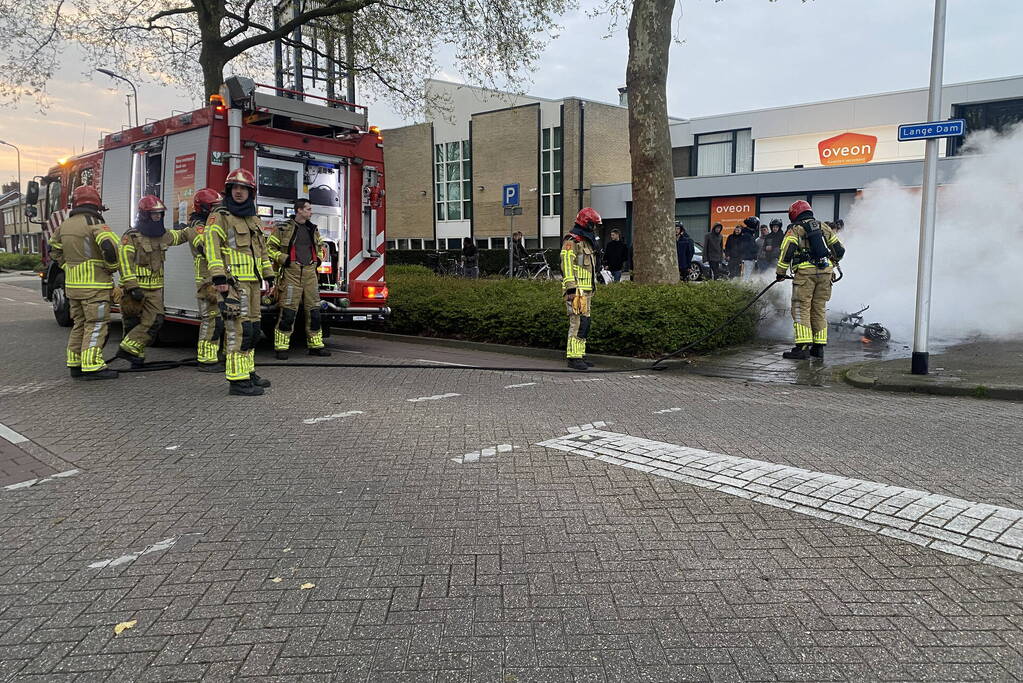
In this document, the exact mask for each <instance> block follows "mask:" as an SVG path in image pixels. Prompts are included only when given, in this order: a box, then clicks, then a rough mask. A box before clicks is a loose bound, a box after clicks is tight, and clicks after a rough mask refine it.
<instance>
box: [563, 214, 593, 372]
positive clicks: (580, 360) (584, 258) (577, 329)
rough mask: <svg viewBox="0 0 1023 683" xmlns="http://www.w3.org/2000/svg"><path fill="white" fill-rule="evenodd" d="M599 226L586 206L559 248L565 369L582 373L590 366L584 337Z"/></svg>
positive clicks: (588, 318) (587, 325)
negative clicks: (565, 328)
mask: <svg viewBox="0 0 1023 683" xmlns="http://www.w3.org/2000/svg"><path fill="white" fill-rule="evenodd" d="M600 224H601V220H600V214H599V213H597V212H596V211H594V210H593V209H591V208H590V207H586V208H585V209H582V210H581V211H579V213H578V214H577V215H576V217H575V225H574V226H573V227H572V229H571V230H570V231H569V233H568V234H567V235H565V239H564V242H563V243H562V245H561V272H562V273H563V274H564V279H563V280H562V283H561V289H562V294H563V296H564V298H565V310H566V312H567V313H568V346H567V349H566V353H565V355H566V357H567V358H568V367H570V368H572V369H573V370H586V369H587V368H591V367H593V363H590V362H589V361H587V360H586V337H587V335H588V334H589V331H590V299H591V298H592V297H593V283H594V281H595V277H596V274H597V252H598V247H597V241H598V239H599V238H598V237H597V236H596V234H595V228H596V226H598V225H600Z"/></svg>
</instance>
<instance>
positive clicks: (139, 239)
mask: <svg viewBox="0 0 1023 683" xmlns="http://www.w3.org/2000/svg"><path fill="white" fill-rule="evenodd" d="M184 241H185V231H184V230H168V231H167V232H165V233H163V234H162V235H160V236H159V237H146V236H145V235H143V234H142V233H141V232H139V231H138V230H136V229H135V228H132V229H131V230H129V231H128V232H126V233H124V237H122V238H121V249H120V258H121V286H122V287H124V288H125V289H126V290H129V289H135V288H136V287H141V288H142V289H163V264H164V261H165V260H166V258H167V249H169V248H170V247H176V246H178V245H179V244H181V243H183V242H184Z"/></svg>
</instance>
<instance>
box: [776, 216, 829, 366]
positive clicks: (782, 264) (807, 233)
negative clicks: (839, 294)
mask: <svg viewBox="0 0 1023 683" xmlns="http://www.w3.org/2000/svg"><path fill="white" fill-rule="evenodd" d="M789 220H790V221H791V222H792V225H791V226H790V227H789V230H788V232H786V233H785V237H784V238H783V239H782V241H781V246H780V247H779V255H778V267H777V269H776V276H777V278H778V280H784V279H785V278H786V277H787V275H788V271H789V269H792V271H793V276H792V326H793V327H794V328H795V338H796V345H795V346H794V347H793V348H792V350H791V351H786V352H785V353H783V354H782V356H784V357H785V358H790V359H793V360H806V359H808V358H811V357H813V358H818V359H823V358H824V347H825V345H827V343H828V319H827V315H826V308H827V304H828V300H829V299H831V285H832V280H831V274H832V271H833V270H834V265H835V264H836V263H838V262H839V260H841V258H842V257H843V256H845V247H843V246H842V243H841V242H840V241H839V239H838V235H836V234H835V233H834V231H832V229H831V228H830V227H828V226H827V225H826V224H825V223H822V222H820V221H818V220H817V219H816V218H814V217H813V209H812V207H811V206H810V204H809V203H808V202H805V201H803V200H800V201H798V202H793V203H792V206H790V207H789Z"/></svg>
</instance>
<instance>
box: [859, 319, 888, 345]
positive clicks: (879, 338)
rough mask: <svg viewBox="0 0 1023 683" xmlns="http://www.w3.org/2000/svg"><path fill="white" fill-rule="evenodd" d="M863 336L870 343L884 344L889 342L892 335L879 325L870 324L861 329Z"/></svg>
mask: <svg viewBox="0 0 1023 683" xmlns="http://www.w3.org/2000/svg"><path fill="white" fill-rule="evenodd" d="M863 333H864V336H865V337H866V338H867V339H869V340H870V341H874V342H886V341H891V338H892V333H891V332H889V331H888V328H887V327H884V326H883V325H882V324H881V323H870V324H869V325H867V326H865V327H864V328H863Z"/></svg>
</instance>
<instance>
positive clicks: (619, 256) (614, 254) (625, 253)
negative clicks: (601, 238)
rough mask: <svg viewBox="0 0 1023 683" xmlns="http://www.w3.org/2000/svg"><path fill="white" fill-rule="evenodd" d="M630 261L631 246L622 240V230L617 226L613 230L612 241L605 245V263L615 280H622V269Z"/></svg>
mask: <svg viewBox="0 0 1023 683" xmlns="http://www.w3.org/2000/svg"><path fill="white" fill-rule="evenodd" d="M628 263H629V247H628V245H627V244H625V242H624V241H622V231H621V230H619V229H618V228H615V229H614V230H612V231H611V241H610V242H608V243H607V246H606V247H604V265H606V266H607V269H608V270H610V271H611V278H612V279H613V280H614V281H615V282H621V281H622V271H623V270H625V266H626V265H628Z"/></svg>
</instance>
